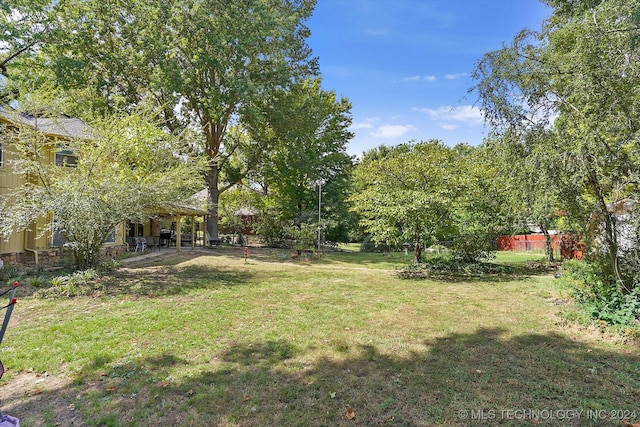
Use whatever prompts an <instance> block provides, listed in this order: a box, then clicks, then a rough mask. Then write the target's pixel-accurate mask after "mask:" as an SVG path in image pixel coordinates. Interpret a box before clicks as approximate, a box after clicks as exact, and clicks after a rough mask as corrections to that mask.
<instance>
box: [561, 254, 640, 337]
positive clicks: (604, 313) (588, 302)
mask: <svg viewBox="0 0 640 427" xmlns="http://www.w3.org/2000/svg"><path fill="white" fill-rule="evenodd" d="M561 280H563V282H564V283H565V284H566V285H568V287H569V288H570V289H571V292H572V295H573V298H574V300H575V302H576V304H578V305H579V306H580V307H581V308H582V310H584V312H585V313H586V314H588V316H589V318H590V319H592V320H602V321H605V322H607V323H609V324H612V325H630V324H632V323H634V322H636V321H638V320H639V319H640V286H638V285H636V286H635V287H633V288H632V289H631V290H630V291H629V292H625V293H621V292H619V290H618V289H617V286H616V280H615V278H614V277H612V276H610V275H609V274H607V265H606V263H604V262H599V261H597V260H596V261H593V262H586V261H565V262H564V264H563V265H562V274H561Z"/></svg>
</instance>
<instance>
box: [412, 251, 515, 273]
mask: <svg viewBox="0 0 640 427" xmlns="http://www.w3.org/2000/svg"><path fill="white" fill-rule="evenodd" d="M513 272H514V269H513V268H512V267H509V266H505V265H499V264H493V263H488V262H479V261H463V260H461V259H458V258H455V257H452V256H448V255H438V256H434V257H431V258H426V259H425V260H424V262H422V263H420V264H413V265H409V266H406V267H404V268H403V269H402V271H401V272H400V277H402V278H404V279H409V278H412V279H415V278H426V277H431V276H439V275H453V276H456V275H482V274H510V273H513Z"/></svg>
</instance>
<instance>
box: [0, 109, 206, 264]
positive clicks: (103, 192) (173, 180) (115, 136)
mask: <svg viewBox="0 0 640 427" xmlns="http://www.w3.org/2000/svg"><path fill="white" fill-rule="evenodd" d="M14 123H15V126H11V127H8V128H7V129H6V130H5V135H4V136H5V144H6V145H7V148H8V149H10V150H12V151H13V152H14V153H15V154H16V156H15V158H16V159H17V160H15V161H13V162H11V166H12V168H13V171H14V172H15V173H18V174H25V175H26V176H27V177H28V179H27V180H26V181H25V184H24V185H22V186H20V187H18V188H16V189H15V190H14V191H13V192H12V193H10V194H8V195H6V196H4V197H2V198H1V199H0V235H2V236H4V237H8V236H9V235H11V234H12V233H13V232H14V231H15V230H25V229H28V228H29V227H32V226H33V225H34V224H37V223H38V222H40V223H42V221H43V219H51V218H53V220H54V221H53V231H54V232H58V233H61V234H62V235H64V237H65V238H66V240H67V242H68V245H69V246H70V247H71V248H72V250H73V254H74V256H75V262H76V267H77V268H78V269H84V268H87V267H91V266H96V265H97V264H98V263H99V254H100V248H101V247H102V245H103V244H104V242H105V241H106V240H107V238H108V236H109V235H110V234H111V233H112V232H113V231H114V229H115V227H116V226H117V225H118V224H121V223H122V222H123V221H125V220H132V221H136V222H141V221H142V220H144V219H146V218H149V217H150V216H152V215H153V214H154V209H155V208H157V207H158V206H160V205H162V204H163V203H166V202H172V201H176V200H180V199H181V198H182V197H183V196H184V195H185V194H187V193H188V192H190V191H191V189H192V187H193V184H194V183H195V182H196V180H197V177H198V175H197V168H195V167H193V166H194V165H191V164H189V162H188V161H187V160H186V159H185V158H184V157H182V158H177V157H176V156H175V153H176V152H177V144H178V143H180V141H179V139H178V138H175V137H172V136H170V135H169V134H167V133H166V132H164V131H163V130H162V129H161V128H159V127H158V126H156V123H155V122H154V116H153V115H152V114H151V113H149V112H148V111H138V112H135V113H133V114H123V115H120V116H114V117H110V118H108V119H102V120H97V121H95V122H93V123H92V124H91V128H89V127H87V126H82V133H83V134H82V135H80V136H81V137H78V136H79V135H76V137H72V138H69V139H65V140H59V141H57V142H54V141H52V140H51V139H50V138H47V137H46V136H45V135H44V133H43V132H42V128H41V126H40V125H39V123H43V124H44V123H48V124H49V126H59V127H62V126H64V123H62V122H58V121H57V120H56V118H55V117H48V118H46V119H45V118H41V119H40V120H39V119H38V118H34V119H33V122H32V123H25V122H23V121H21V120H20V119H19V118H17V117H16V120H14ZM78 124H80V123H79V122H76V123H75V125H76V126H77V125H78ZM60 149H64V150H65V151H66V152H68V153H71V155H72V159H73V161H72V164H71V163H70V164H69V166H72V167H61V166H60V165H56V164H55V163H52V162H51V161H50V155H51V151H52V150H60ZM39 231H40V233H41V234H42V233H44V232H45V231H46V230H44V229H42V227H40V228H39Z"/></svg>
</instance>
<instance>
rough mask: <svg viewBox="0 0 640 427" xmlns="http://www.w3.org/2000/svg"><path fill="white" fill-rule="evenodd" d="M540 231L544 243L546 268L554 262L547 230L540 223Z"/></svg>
mask: <svg viewBox="0 0 640 427" xmlns="http://www.w3.org/2000/svg"><path fill="white" fill-rule="evenodd" d="M539 225H540V230H541V231H542V234H544V242H545V254H546V255H547V267H548V266H550V265H551V263H552V262H554V261H555V260H554V259H553V245H552V244H551V235H550V234H549V230H547V228H546V227H545V226H544V224H542V223H540V224H539Z"/></svg>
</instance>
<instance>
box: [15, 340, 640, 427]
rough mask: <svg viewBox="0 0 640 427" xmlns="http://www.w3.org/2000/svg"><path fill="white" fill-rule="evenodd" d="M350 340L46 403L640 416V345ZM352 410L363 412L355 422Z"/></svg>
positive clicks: (128, 421)
mask: <svg viewBox="0 0 640 427" xmlns="http://www.w3.org/2000/svg"><path fill="white" fill-rule="evenodd" d="M327 345H328V346H329V347H330V346H331V343H328V344H327ZM341 345H342V346H343V347H344V348H343V352H342V353H340V354H339V355H337V356H332V357H329V356H318V357H314V356H312V354H310V353H307V352H305V351H304V349H300V348H296V346H295V344H294V343H291V342H289V341H287V340H273V341H267V342H243V343H237V344H235V345H232V346H231V347H229V348H227V349H226V350H224V351H223V352H221V353H220V354H217V355H213V356H214V357H215V358H217V359H218V360H219V363H217V364H214V365H211V366H207V365H201V364H200V365H198V366H197V367H195V366H194V367H193V369H189V371H187V372H190V371H193V373H192V374H189V373H187V374H186V376H184V375H182V376H180V379H177V380H173V379H172V375H174V373H175V372H178V371H180V370H181V369H182V368H184V367H185V366H186V367H190V365H191V364H192V362H190V361H189V360H185V359H183V358H181V357H177V356H175V355H172V354H170V353H166V354H163V355H162V356H161V357H159V358H158V357H155V358H154V357H150V358H147V359H143V360H142V361H139V362H137V363H135V364H132V365H120V366H118V367H112V369H113V370H114V371H116V372H118V375H116V376H115V378H122V377H124V376H125V375H124V373H125V372H134V373H135V374H133V375H130V376H128V377H127V378H128V379H127V382H124V381H120V382H108V381H104V382H98V385H96V384H95V383H96V381H95V380H92V379H91V378H94V377H95V374H94V377H91V376H90V375H89V376H88V377H87V378H88V379H87V381H86V384H81V385H78V386H75V387H73V386H68V388H63V389H57V390H51V391H47V392H44V393H42V394H41V395H39V396H37V398H38V400H39V401H40V402H41V404H42V407H41V408H40V409H43V408H44V409H46V407H47V405H50V404H51V403H50V402H49V399H54V400H55V398H56V397H57V396H76V395H78V396H83V397H82V398H81V399H76V401H75V404H76V407H80V408H81V410H82V411H83V413H84V419H83V421H82V423H84V424H74V425H76V426H77V425H114V426H115V425H139V426H154V425H190V426H217V425H221V426H234V425H242V426H284V425H286V426H297V425H300V426H302V425H304V426H377V425H400V426H426V425H443V426H476V425H545V426H567V425H568V426H620V425H621V423H622V421H623V420H621V419H620V418H626V419H625V421H628V422H638V421H640V413H639V412H638V411H639V408H638V407H637V402H638V401H640V381H639V378H640V356H639V355H638V352H634V353H631V352H629V353H625V352H622V351H618V352H614V351H605V350H602V349H600V348H594V347H590V346H589V345H585V344H584V343H581V342H577V341H573V340H570V339H567V338H565V337H562V336H559V335H555V334H530V335H521V336H508V335H507V334H506V332H505V331H503V330H501V329H498V328H496V329H480V330H478V331H476V332H474V333H469V334H460V333H455V334H449V335H446V336H442V337H437V338H434V339H430V340H426V341H418V342H416V343H415V345H414V346H413V347H414V349H413V350H412V351H401V349H400V348H398V349H397V351H386V352H382V351H380V349H378V348H376V347H375V346H373V345H367V344H360V343H353V344H352V345H349V344H344V343H342V344H341ZM316 350H317V349H316ZM99 363H102V361H99ZM101 369H102V368H101ZM182 372H183V373H184V372H185V371H182ZM109 378H111V377H109ZM114 381H115V380H114ZM6 386H10V384H7V385H6ZM111 387H113V389H112V388H111ZM71 390H72V391H71ZM348 408H353V415H355V418H353V419H349V417H348V416H347V415H348V413H347V409H348ZM3 410H5V411H7V412H8V413H10V414H13V415H15V416H18V417H20V416H24V415H25V412H26V413H27V415H28V416H31V417H34V418H31V419H33V420H36V421H33V423H32V424H29V425H44V424H38V421H37V417H38V416H39V415H38V413H35V414H34V413H33V410H32V408H31V409H30V408H29V407H28V405H27V404H23V403H21V401H20V399H15V400H13V401H10V402H6V401H5V402H4V407H3ZM39 413H40V414H41V413H42V412H39ZM50 425H54V424H50ZM27 427H28V425H27Z"/></svg>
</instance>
